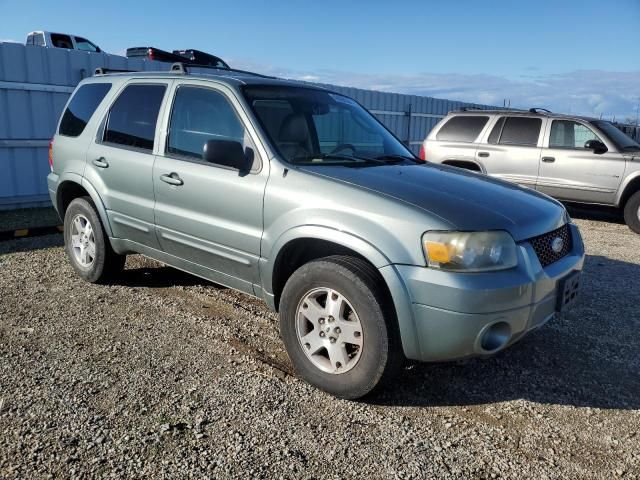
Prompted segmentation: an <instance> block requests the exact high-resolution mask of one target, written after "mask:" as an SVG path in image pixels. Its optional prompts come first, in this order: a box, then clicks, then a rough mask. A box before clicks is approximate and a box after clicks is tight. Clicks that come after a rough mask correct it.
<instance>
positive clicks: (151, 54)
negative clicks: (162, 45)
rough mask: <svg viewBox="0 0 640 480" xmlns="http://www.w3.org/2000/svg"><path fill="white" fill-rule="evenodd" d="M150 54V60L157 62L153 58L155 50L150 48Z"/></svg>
mask: <svg viewBox="0 0 640 480" xmlns="http://www.w3.org/2000/svg"><path fill="white" fill-rule="evenodd" d="M148 53H149V60H155V58H153V56H154V55H153V48H150V49H149V51H148Z"/></svg>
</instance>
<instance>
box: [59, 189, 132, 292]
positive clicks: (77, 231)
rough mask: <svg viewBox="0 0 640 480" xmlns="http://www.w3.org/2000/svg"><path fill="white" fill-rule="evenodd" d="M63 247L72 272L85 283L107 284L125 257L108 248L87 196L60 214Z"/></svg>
mask: <svg viewBox="0 0 640 480" xmlns="http://www.w3.org/2000/svg"><path fill="white" fill-rule="evenodd" d="M64 244H65V250H66V251H67V255H68V257H69V260H70V261H71V265H72V266H73V269H74V270H75V271H76V273H77V274H78V275H80V277H82V278H83V279H84V280H86V281H87V282H91V283H100V282H104V281H107V280H108V279H109V278H111V277H112V276H114V275H115V274H117V273H120V272H121V271H122V269H123V268H124V263H125V260H126V257H125V256H124V255H118V254H116V253H115V252H114V251H113V249H112V248H111V244H110V243H109V239H108V237H107V234H106V232H105V231H104V228H103V226H102V222H101V221H100V217H99V216H98V212H96V209H95V206H94V205H93V202H92V201H91V199H90V198H89V197H81V198H76V199H74V200H73V201H72V202H71V203H70V204H69V207H68V208H67V211H66V212H65V215H64Z"/></svg>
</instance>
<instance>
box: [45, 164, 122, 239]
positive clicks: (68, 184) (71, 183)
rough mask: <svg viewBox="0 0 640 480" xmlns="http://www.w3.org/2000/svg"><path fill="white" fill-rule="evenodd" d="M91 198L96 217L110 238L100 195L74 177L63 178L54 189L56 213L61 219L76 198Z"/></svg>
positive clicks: (107, 221)
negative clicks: (96, 213)
mask: <svg viewBox="0 0 640 480" xmlns="http://www.w3.org/2000/svg"><path fill="white" fill-rule="evenodd" d="M86 196H88V197H89V198H91V201H92V202H93V204H94V205H95V207H96V210H97V212H98V216H99V217H100V220H101V221H102V225H103V226H104V229H105V231H106V232H107V235H108V236H109V237H111V236H112V231H111V225H110V224H109V217H108V216H107V210H106V208H105V207H104V204H103V203H102V200H101V198H100V195H98V192H97V191H96V189H95V188H94V187H93V185H91V183H89V182H88V181H87V180H86V179H84V178H82V177H80V176H78V177H77V178H76V176H75V175H74V176H73V177H67V178H64V179H63V180H62V181H61V182H60V183H59V184H58V188H57V189H56V207H57V210H58V213H59V215H60V217H61V218H62V219H64V214H65V212H66V210H67V208H68V206H69V204H70V203H71V202H72V201H73V200H74V199H75V198H78V197H86Z"/></svg>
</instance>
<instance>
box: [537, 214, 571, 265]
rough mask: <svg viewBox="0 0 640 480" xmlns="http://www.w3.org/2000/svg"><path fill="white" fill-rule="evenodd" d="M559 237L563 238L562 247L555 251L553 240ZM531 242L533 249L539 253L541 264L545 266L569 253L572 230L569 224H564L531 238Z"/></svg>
mask: <svg viewBox="0 0 640 480" xmlns="http://www.w3.org/2000/svg"><path fill="white" fill-rule="evenodd" d="M557 238H561V239H562V248H561V249H560V250H559V251H557V252H555V251H554V250H553V242H554V240H556V239H557ZM529 243H531V246H532V247H533V250H534V251H535V252H536V255H538V260H540V264H541V265H542V267H543V268H544V267H546V266H547V265H551V264H552V263H553V262H557V261H558V260H560V259H561V258H562V257H564V256H566V255H567V254H568V253H569V251H570V250H571V230H570V229H569V226H568V225H563V226H562V227H560V228H558V229H556V230H553V231H551V232H549V233H545V234H543V235H539V236H537V237H534V238H531V239H529Z"/></svg>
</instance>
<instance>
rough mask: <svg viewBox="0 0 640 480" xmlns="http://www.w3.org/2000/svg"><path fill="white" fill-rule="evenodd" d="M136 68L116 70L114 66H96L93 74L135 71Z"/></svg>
mask: <svg viewBox="0 0 640 480" xmlns="http://www.w3.org/2000/svg"><path fill="white" fill-rule="evenodd" d="M137 71H138V70H118V69H116V68H104V67H98V68H96V69H95V70H94V72H93V74H94V75H106V74H107V73H131V72H137Z"/></svg>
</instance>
